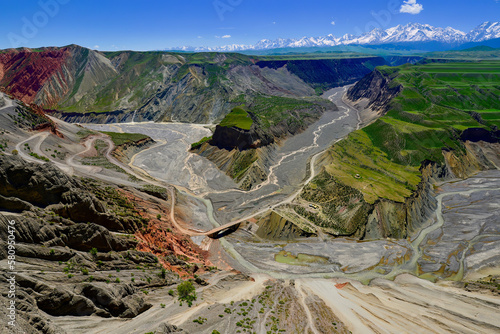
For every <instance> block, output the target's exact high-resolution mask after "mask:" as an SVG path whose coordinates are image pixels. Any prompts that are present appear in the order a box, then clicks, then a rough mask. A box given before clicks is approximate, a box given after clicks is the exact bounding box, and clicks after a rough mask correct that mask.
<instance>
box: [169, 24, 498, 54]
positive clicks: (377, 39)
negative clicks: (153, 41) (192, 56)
mask: <svg viewBox="0 0 500 334" xmlns="http://www.w3.org/2000/svg"><path fill="white" fill-rule="evenodd" d="M493 38H500V22H484V23H483V24H481V25H479V26H477V27H476V28H474V29H473V30H471V31H470V32H469V33H465V32H463V31H460V30H457V29H454V28H451V27H447V28H439V27H433V26H431V25H429V24H420V23H408V24H407V25H404V26H403V25H397V26H395V27H392V28H389V29H386V30H382V29H373V30H372V31H369V32H366V33H364V34H362V35H360V36H354V35H351V34H345V35H344V36H342V37H335V36H334V35H332V34H329V35H326V36H322V37H302V38H278V39H275V40H269V39H263V40H260V41H259V42H257V43H256V44H254V45H244V44H231V45H225V46H220V47H196V48H193V47H186V46H183V47H180V48H175V50H184V51H222V52H228V51H233V52H234V51H243V50H268V49H278V48H302V47H325V46H336V45H378V44H393V43H407V42H441V43H450V44H463V43H467V42H482V41H485V40H489V39H493Z"/></svg>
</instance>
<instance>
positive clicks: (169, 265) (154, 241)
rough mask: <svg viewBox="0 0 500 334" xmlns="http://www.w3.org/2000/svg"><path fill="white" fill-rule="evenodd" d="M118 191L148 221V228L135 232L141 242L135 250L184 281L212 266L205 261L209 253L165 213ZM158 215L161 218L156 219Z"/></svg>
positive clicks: (139, 199)
mask: <svg viewBox="0 0 500 334" xmlns="http://www.w3.org/2000/svg"><path fill="white" fill-rule="evenodd" d="M119 191H120V192H121V193H122V194H123V195H124V196H126V197H127V198H128V199H129V200H130V201H131V202H132V203H134V204H135V205H136V207H138V208H141V209H142V210H141V212H140V215H141V216H142V217H143V218H146V219H149V223H148V225H147V227H143V228H142V229H141V230H139V231H137V232H136V233H135V236H136V238H137V239H138V240H139V241H140V242H139V244H138V245H137V250H140V251H144V252H149V253H151V254H154V255H156V256H157V257H158V259H159V261H160V263H161V264H162V265H163V267H165V268H166V269H168V270H170V271H173V272H176V273H177V274H179V276H181V277H185V278H191V277H193V275H194V274H195V273H196V274H201V273H203V272H204V271H205V270H207V269H208V267H211V266H213V264H212V263H211V262H210V260H209V259H208V257H209V254H208V252H207V251H204V250H202V249H201V248H200V247H199V246H198V245H196V244H195V243H194V242H193V241H192V240H191V239H190V237H189V236H188V235H185V234H183V233H182V232H180V231H179V230H178V229H177V228H176V227H175V225H174V224H172V223H171V222H170V220H169V219H168V217H169V212H168V211H167V210H165V209H163V208H161V207H159V206H158V205H156V204H153V203H152V202H151V201H148V200H147V199H143V198H140V197H138V196H135V195H133V194H131V193H129V192H127V191H124V190H119ZM158 214H159V215H161V218H158Z"/></svg>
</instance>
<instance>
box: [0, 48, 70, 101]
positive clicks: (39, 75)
mask: <svg viewBox="0 0 500 334" xmlns="http://www.w3.org/2000/svg"><path fill="white" fill-rule="evenodd" d="M70 55H71V51H70V50H69V48H48V49H43V50H42V51H33V50H29V49H22V50H9V51H8V52H5V53H0V88H1V89H2V90H3V91H5V92H6V93H8V94H10V95H12V96H13V97H15V98H16V99H18V100H21V101H23V102H24V103H27V104H32V103H33V102H34V101H35V97H36V95H37V94H38V92H39V91H40V90H41V89H42V88H43V86H44V84H45V83H46V82H47V81H48V80H50V79H52V78H53V77H55V76H57V78H58V80H64V79H63V78H64V76H63V75H62V74H61V70H62V66H63V65H64V64H65V62H66V59H67V58H68V57H69V56H70ZM61 87H67V85H66V83H65V82H61ZM53 98H54V101H52V102H56V101H55V100H57V98H58V97H53Z"/></svg>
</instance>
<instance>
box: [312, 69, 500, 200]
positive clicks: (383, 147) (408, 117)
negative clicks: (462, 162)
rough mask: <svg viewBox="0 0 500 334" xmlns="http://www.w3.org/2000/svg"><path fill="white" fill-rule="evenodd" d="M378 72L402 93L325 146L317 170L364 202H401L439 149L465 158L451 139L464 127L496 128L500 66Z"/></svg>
mask: <svg viewBox="0 0 500 334" xmlns="http://www.w3.org/2000/svg"><path fill="white" fill-rule="evenodd" d="M378 70H379V71H380V72H382V73H383V74H384V75H390V76H391V77H394V79H393V84H395V85H396V84H401V85H402V86H403V91H402V92H401V93H400V94H399V96H398V97H396V98H395V99H394V100H393V101H392V102H391V108H390V110H389V112H388V113H387V114H386V115H385V116H382V117H381V118H379V119H378V120H377V121H376V122H374V123H372V124H371V125H369V126H367V127H365V128H363V129H362V130H358V131H355V132H353V133H351V134H350V135H349V136H348V137H347V138H346V139H345V140H343V141H341V142H339V143H338V144H336V145H335V146H333V147H332V148H331V149H330V150H329V151H328V154H329V155H330V158H331V160H332V163H331V164H330V165H328V166H326V168H325V169H326V171H327V172H328V173H329V174H330V175H332V176H333V177H334V178H336V179H337V180H338V181H340V182H341V183H343V184H345V185H349V186H351V187H353V188H355V189H358V190H359V191H361V192H362V193H363V196H364V199H365V200H366V201H367V202H368V203H374V202H375V201H376V200H377V198H386V199H390V200H393V201H397V202H403V201H404V199H405V198H406V197H409V196H410V195H411V193H412V192H413V191H414V190H415V189H416V186H417V184H418V183H419V181H420V172H419V167H420V165H421V163H422V162H423V161H424V160H430V161H435V162H439V163H442V162H444V158H443V154H442V150H443V149H446V150H452V151H454V153H455V154H456V155H458V156H460V155H463V154H465V148H464V146H463V144H462V143H461V142H460V140H459V137H460V134H461V132H462V131H463V130H465V129H467V128H485V129H495V128H496V127H498V126H500V111H499V109H500V61H482V62H465V63H430V64H425V65H414V66H412V65H404V66H401V67H397V68H389V67H380V68H378ZM356 174H359V175H356ZM315 182H316V180H313V182H312V183H313V184H314V183H315Z"/></svg>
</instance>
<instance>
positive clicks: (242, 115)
mask: <svg viewBox="0 0 500 334" xmlns="http://www.w3.org/2000/svg"><path fill="white" fill-rule="evenodd" d="M252 124H253V121H252V119H251V118H250V115H248V113H247V112H246V110H245V109H243V108H242V107H235V108H233V110H231V112H230V113H229V114H227V115H226V117H224V119H223V120H222V121H221V122H220V124H219V125H220V126H224V127H228V128H230V127H236V128H239V129H242V130H250V128H251V127H252Z"/></svg>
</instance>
